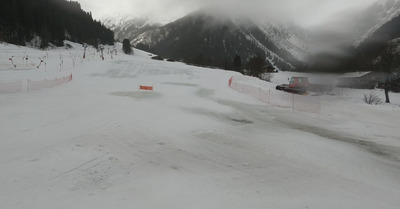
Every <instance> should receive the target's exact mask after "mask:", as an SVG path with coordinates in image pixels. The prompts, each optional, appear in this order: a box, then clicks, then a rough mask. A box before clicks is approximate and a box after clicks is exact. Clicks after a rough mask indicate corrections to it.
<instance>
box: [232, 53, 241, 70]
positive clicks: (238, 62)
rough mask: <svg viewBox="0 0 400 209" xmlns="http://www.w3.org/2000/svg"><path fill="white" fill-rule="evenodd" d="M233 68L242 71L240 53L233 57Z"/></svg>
mask: <svg viewBox="0 0 400 209" xmlns="http://www.w3.org/2000/svg"><path fill="white" fill-rule="evenodd" d="M232 67H233V70H235V71H238V72H242V58H241V57H240V55H236V56H235V58H234V59H233V63H232Z"/></svg>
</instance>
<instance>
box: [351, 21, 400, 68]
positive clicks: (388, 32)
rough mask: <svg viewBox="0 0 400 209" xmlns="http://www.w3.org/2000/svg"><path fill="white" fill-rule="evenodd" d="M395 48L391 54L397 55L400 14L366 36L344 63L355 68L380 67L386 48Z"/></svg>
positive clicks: (399, 42) (399, 36)
mask: <svg viewBox="0 0 400 209" xmlns="http://www.w3.org/2000/svg"><path fill="white" fill-rule="evenodd" d="M389 46H390V48H392V49H395V51H390V52H389V53H391V54H397V55H396V56H399V51H400V16H397V17H396V18H394V19H392V20H390V21H389V22H387V23H385V24H384V25H382V27H380V28H379V29H377V30H376V31H375V32H374V33H372V34H371V35H370V36H369V37H368V38H366V39H365V40H364V41H363V42H362V43H361V44H360V45H359V46H358V47H357V48H356V49H355V51H354V55H353V57H351V59H349V61H348V62H347V63H346V65H347V66H348V67H351V68H353V69H355V70H374V71H380V70H383V69H382V65H381V64H382V63H381V59H382V56H383V55H384V54H385V51H386V52H387V50H388V48H389Z"/></svg>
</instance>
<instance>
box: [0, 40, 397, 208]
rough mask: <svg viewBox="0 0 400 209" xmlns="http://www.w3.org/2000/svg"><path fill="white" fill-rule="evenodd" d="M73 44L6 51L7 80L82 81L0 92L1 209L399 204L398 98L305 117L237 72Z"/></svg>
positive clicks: (357, 96)
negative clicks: (245, 86)
mask: <svg viewBox="0 0 400 209" xmlns="http://www.w3.org/2000/svg"><path fill="white" fill-rule="evenodd" d="M69 44H70V45H72V47H73V48H71V49H62V48H57V49H49V50H46V51H40V50H35V49H29V48H24V47H16V46H13V45H6V44H0V50H1V51H0V59H1V61H0V82H3V83H6V82H13V81H16V80H20V79H21V80H22V85H27V84H26V80H27V79H33V80H41V79H45V78H46V79H50V78H54V77H63V76H65V75H69V74H70V73H72V74H73V80H72V81H71V82H68V83H65V84H63V85H58V86H54V87H51V88H45V89H41V90H37V91H28V92H27V91H25V90H23V91H22V92H19V93H10V94H0V127H1V129H0V167H1V169H0V176H1V178H0V208H7V209H17V208H31V209H33V208H37V209H47V208H48V209H54V208H57V209H62V208H96V209H101V208H105V209H109V208H140V209H146V208H149V209H150V208H174V209H177V208H182V209H188V208H199V209H200V208H201V209H204V208H216V209H221V208H229V209H235V208H238V209H250V208H258V209H261V208H262V209H264V208H282V209H295V208H299V209H300V208H316V209H323V208H332V209H337V208H363V209H368V208H371V209H376V208H385V209H390V208H393V209H398V208H400V199H399V197H400V138H399V136H400V130H399V126H398V124H399V121H400V107H399V105H400V96H399V95H398V94H394V93H391V94H390V96H391V100H392V104H384V105H374V106H371V105H367V104H365V103H364V102H363V101H362V97H363V94H364V93H369V92H371V91H369V90H368V91H367V90H353V89H337V90H335V92H336V93H335V94H334V95H324V96H321V113H320V114H313V113H305V112H296V111H292V110H291V109H287V108H280V107H274V106H270V105H268V104H264V103H261V102H259V101H257V100H255V99H254V98H253V97H252V96H250V95H246V94H241V93H239V92H236V91H234V90H232V89H230V88H229V87H228V80H229V78H230V77H231V76H233V75H235V76H240V75H239V74H238V73H235V72H230V71H223V70H217V69H207V68H199V67H194V66H188V65H185V64H183V63H178V62H166V61H156V60H151V59H150V56H149V54H148V53H145V52H141V51H139V50H135V54H134V55H132V56H128V55H123V54H122V53H121V48H122V46H121V44H118V45H117V46H115V49H117V50H118V53H117V55H115V54H114V56H113V59H111V53H110V51H113V49H114V48H113V47H114V46H110V47H106V50H105V51H104V57H105V59H104V60H102V59H100V57H99V52H97V51H95V50H94V49H89V48H88V50H87V56H86V58H85V59H83V58H82V54H83V48H82V47H81V46H80V45H76V44H73V43H69ZM110 48H111V50H108V49H110ZM26 55H29V60H33V61H32V63H31V61H29V62H28V61H26V60H25V61H22V60H23V59H22V58H23V57H24V56H26ZM11 56H14V60H15V62H17V58H18V57H19V58H18V59H20V61H19V64H18V65H17V67H14V66H13V65H12V64H11V62H10V61H9V58H10V57H11ZM44 57H45V58H44ZM40 58H42V59H45V62H46V65H45V66H43V65H42V66H40V67H39V68H37V66H36V65H38V62H37V61H38V60H39V59H40ZM35 63H36V65H35ZM61 64H62V65H61ZM291 75H292V74H291V73H282V72H280V73H278V74H276V75H275V76H274V77H273V79H272V81H275V82H276V83H280V82H287V78H288V77H290V76H291ZM246 82H248V83H249V84H250V85H254V86H259V87H260V88H271V91H275V89H274V87H275V85H276V84H273V83H268V82H265V81H261V80H258V79H249V80H248V81H246ZM141 85H144V86H152V87H153V88H154V90H153V91H143V90H140V89H139V86H141ZM375 93H376V94H377V95H378V96H380V97H382V98H383V95H384V94H383V92H382V91H381V90H375Z"/></svg>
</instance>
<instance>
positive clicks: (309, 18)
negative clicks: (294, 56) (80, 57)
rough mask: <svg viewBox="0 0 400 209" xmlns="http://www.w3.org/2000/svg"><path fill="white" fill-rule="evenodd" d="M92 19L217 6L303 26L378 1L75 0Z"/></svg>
mask: <svg viewBox="0 0 400 209" xmlns="http://www.w3.org/2000/svg"><path fill="white" fill-rule="evenodd" d="M75 1H78V2H79V3H80V4H81V6H82V8H83V9H84V10H85V11H87V12H89V11H91V12H92V15H93V17H94V18H95V19H100V18H102V17H104V16H117V15H125V14H130V15H132V16H151V17H153V18H155V19H156V20H157V21H163V22H167V21H171V20H174V19H177V18H180V17H183V16H184V15H186V14H188V13H189V12H192V11H194V10H196V9H199V8H204V7H218V8H223V9H224V10H226V11H233V12H235V13H243V14H249V15H253V16H256V17H257V18H261V17H262V18H264V17H265V18H276V19H285V20H287V19H290V20H293V21H295V22H296V23H298V24H301V25H303V26H310V25H312V24H315V23H319V22H321V21H323V20H324V19H325V18H327V17H329V16H332V15H333V14H336V13H337V12H340V11H343V10H347V9H352V8H363V7H365V6H367V5H369V4H371V3H372V2H375V1H378V0H75Z"/></svg>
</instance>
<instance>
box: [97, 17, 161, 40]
mask: <svg viewBox="0 0 400 209" xmlns="http://www.w3.org/2000/svg"><path fill="white" fill-rule="evenodd" d="M102 22H103V24H104V25H105V26H106V27H108V28H110V29H111V30H113V31H114V37H115V39H116V40H118V41H121V42H122V40H123V39H125V38H128V39H132V38H133V37H136V36H138V35H139V34H141V33H143V32H146V31H149V30H152V29H154V28H157V27H160V26H161V24H160V23H157V22H154V21H152V20H151V19H150V18H148V17H141V18H135V17H132V16H130V15H119V16H115V17H112V16H107V17H104V18H102Z"/></svg>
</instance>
